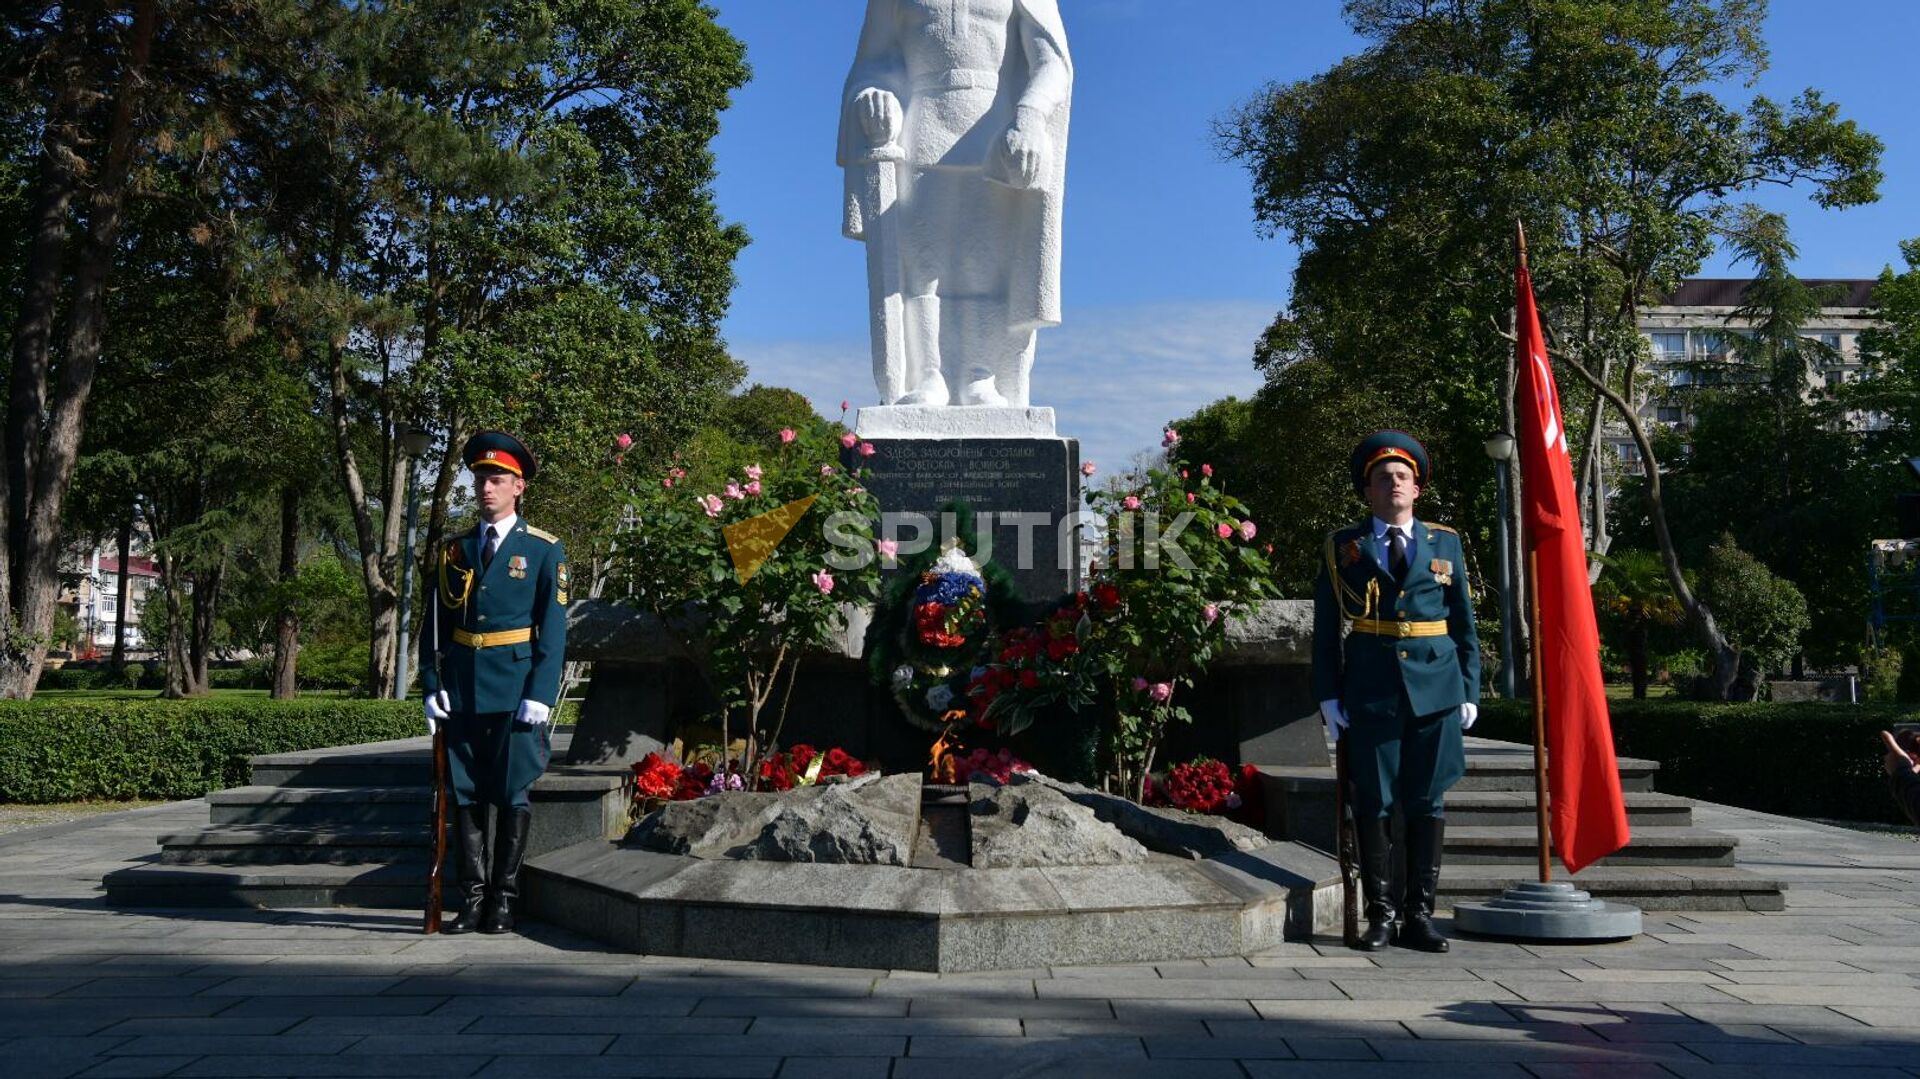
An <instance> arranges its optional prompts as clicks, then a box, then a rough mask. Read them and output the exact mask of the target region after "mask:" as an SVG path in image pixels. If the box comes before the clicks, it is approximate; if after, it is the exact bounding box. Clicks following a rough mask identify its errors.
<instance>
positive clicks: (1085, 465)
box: [1080, 461, 1099, 476]
mask: <svg viewBox="0 0 1920 1079" xmlns="http://www.w3.org/2000/svg"><path fill="white" fill-rule="evenodd" d="M1097 471H1099V470H1098V469H1096V468H1095V467H1094V465H1093V462H1092V461H1083V462H1081V465H1080V474H1081V475H1082V476H1091V475H1093V474H1094V473H1095V472H1097Z"/></svg>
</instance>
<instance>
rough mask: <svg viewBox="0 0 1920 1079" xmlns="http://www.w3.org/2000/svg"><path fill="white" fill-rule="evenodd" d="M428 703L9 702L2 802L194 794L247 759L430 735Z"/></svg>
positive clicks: (222, 781) (239, 779) (243, 778)
mask: <svg viewBox="0 0 1920 1079" xmlns="http://www.w3.org/2000/svg"><path fill="white" fill-rule="evenodd" d="M425 731H426V726H425V724H424V722H423V721H422V720H421V718H420V702H419V701H384V700H292V701H274V700H218V699H213V700H188V701H166V700H104V701H87V700H80V701H65V700H45V701H33V700H28V701H4V702H0V802H29V803H37V802H65V801H74V800H78V799H101V800H118V799H126V798H195V797H198V796H200V795H203V794H206V793H207V792H208V791H215V790H220V789H222V788H225V787H237V786H242V785H244V784H246V783H247V782H249V774H248V772H249V770H248V764H247V762H248V760H249V759H250V758H252V757H253V756H255V755H257V754H261V753H288V752H292V751H295V750H302V749H320V748H323V747H325V746H337V745H353V744H358V743H361V742H378V741H383V740H385V739H389V738H410V737H413V736H415V735H419V734H424V733H425Z"/></svg>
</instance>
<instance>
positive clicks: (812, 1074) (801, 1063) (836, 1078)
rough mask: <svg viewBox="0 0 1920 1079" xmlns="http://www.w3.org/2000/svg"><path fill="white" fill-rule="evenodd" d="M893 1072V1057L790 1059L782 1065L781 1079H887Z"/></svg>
mask: <svg viewBox="0 0 1920 1079" xmlns="http://www.w3.org/2000/svg"><path fill="white" fill-rule="evenodd" d="M892 1071H893V1058H891V1057H835V1058H833V1059H832V1060H810V1059H808V1058H806V1057H788V1058H787V1059H786V1061H784V1062H783V1063H782V1064H781V1065H780V1079H887V1077H888V1076H889V1075H890V1074H892Z"/></svg>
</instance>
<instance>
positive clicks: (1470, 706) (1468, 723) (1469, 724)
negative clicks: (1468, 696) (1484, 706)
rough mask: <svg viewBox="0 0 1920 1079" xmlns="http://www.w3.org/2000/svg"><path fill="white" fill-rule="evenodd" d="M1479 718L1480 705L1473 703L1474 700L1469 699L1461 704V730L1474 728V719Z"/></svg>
mask: <svg viewBox="0 0 1920 1079" xmlns="http://www.w3.org/2000/svg"><path fill="white" fill-rule="evenodd" d="M1479 718H1480V706H1479V705H1477V704H1475V703H1473V702H1472V701H1468V702H1467V703H1465V704H1463V705H1461V706H1460V729H1461V730H1463V731H1470V730H1472V729H1473V721H1474V720H1476V719H1479Z"/></svg>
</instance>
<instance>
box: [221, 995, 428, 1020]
mask: <svg viewBox="0 0 1920 1079" xmlns="http://www.w3.org/2000/svg"><path fill="white" fill-rule="evenodd" d="M446 1002H447V998H446V997H255V998H253V999H251V1000H233V999H230V998H227V997H220V998H217V999H216V998H205V1003H208V1004H217V1005H221V1006H222V1007H223V1008H224V1010H222V1011H221V1012H220V1014H221V1015H222V1016H232V1017H236V1018H237V1017H240V1016H254V1015H293V1016H308V1015H369V1016H371V1015H425V1014H427V1013H428V1012H430V1011H433V1010H434V1009H435V1008H438V1007H440V1006H441V1005H442V1004H445V1003H446Z"/></svg>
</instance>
